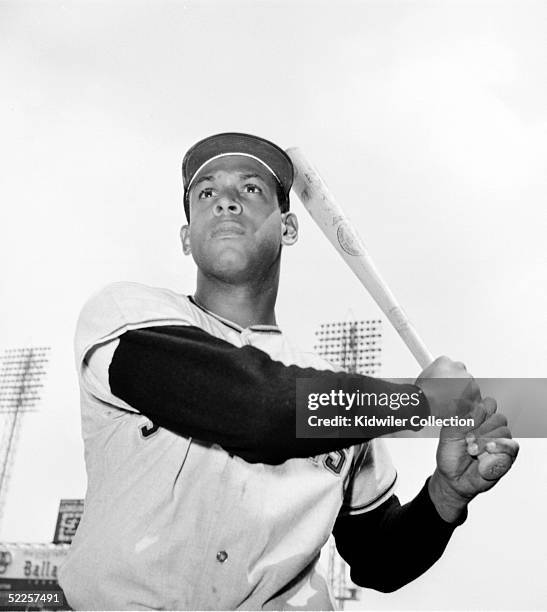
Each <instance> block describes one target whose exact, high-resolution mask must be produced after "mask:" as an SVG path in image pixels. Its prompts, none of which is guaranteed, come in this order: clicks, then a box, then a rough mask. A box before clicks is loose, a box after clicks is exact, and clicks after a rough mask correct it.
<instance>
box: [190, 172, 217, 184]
mask: <svg viewBox="0 0 547 612" xmlns="http://www.w3.org/2000/svg"><path fill="white" fill-rule="evenodd" d="M214 178H215V177H214V176H213V175H212V174H210V175H209V176H202V177H201V178H198V179H197V181H196V182H195V183H194V185H199V184H200V183H204V182H205V181H212V180H213V179H214Z"/></svg>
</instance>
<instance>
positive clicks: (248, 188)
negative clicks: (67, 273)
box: [60, 133, 518, 610]
mask: <svg viewBox="0 0 547 612" xmlns="http://www.w3.org/2000/svg"><path fill="white" fill-rule="evenodd" d="M292 178H293V168H292V164H291V162H290V159H289V158H288V157H287V155H286V154H285V153H284V151H283V150H282V149H280V148H279V147H277V146H276V145H274V144H273V143H271V142H269V141H267V140H264V139H262V138H258V137H256V136H250V135H246V134H235V133H228V134H218V135H215V136H212V137H209V138H206V139H204V140H202V141H200V142H199V143H197V144H196V145H194V146H193V147H192V148H191V149H190V150H189V151H188V153H187V154H186V156H185V158H184V162H183V180H184V208H185V213H186V217H187V220H188V224H187V225H185V226H184V227H183V228H182V231H181V239H182V246H183V251H184V253H185V254H191V255H192V256H193V258H194V260H195V262H196V265H197V287H196V291H195V293H194V295H193V296H185V295H179V294H177V293H174V292H173V291H170V290H167V289H160V288H152V287H147V286H143V285H140V284H136V283H117V284H114V285H110V286H108V287H107V288H106V289H104V290H103V291H101V292H100V293H99V294H97V295H95V296H94V297H92V298H91V300H90V301H89V302H88V303H87V304H86V306H85V307H84V309H83V311H82V314H81V316H80V319H79V323H78V328H77V333H76V342H75V345H76V361H77V368H78V373H79V381H80V387H81V409H82V431H83V437H84V444H85V460H86V468H87V474H88V489H87V494H86V499H85V511H84V515H83V518H82V520H81V523H80V526H79V529H78V531H77V533H76V536H75V538H74V541H73V544H72V547H71V551H70V555H69V557H68V560H67V561H66V563H65V564H64V566H63V567H62V568H61V572H60V584H61V586H62V588H63V590H64V592H65V594H66V597H67V600H68V602H69V603H70V605H71V606H72V607H73V608H75V609H87V610H105V609H117V610H143V609H171V610H190V609H193V610H200V609H203V610H205V609H208V610H225V609H247V610H258V609H260V610H262V609H264V610H281V609H283V610H307V609H313V610H330V609H333V603H332V600H331V596H330V594H329V589H328V586H327V582H326V579H325V577H324V576H323V574H322V572H321V570H320V568H319V566H318V565H317V561H318V558H319V554H320V551H321V548H322V546H323V545H324V544H325V542H326V541H327V539H328V537H329V535H330V534H331V533H333V532H334V536H335V539H336V544H337V547H338V550H339V551H340V553H341V554H342V556H343V557H344V558H345V559H346V560H347V562H348V563H349V564H350V566H351V575H352V578H353V580H354V581H355V582H356V583H357V584H360V585H363V586H367V587H371V588H375V589H379V590H382V591H391V590H394V589H396V588H398V587H400V586H402V585H404V584H406V583H408V582H409V581H411V580H413V579H414V578H416V577H417V576H419V575H420V574H421V573H423V572H424V571H425V570H426V569H427V568H429V567H430V566H431V565H432V564H433V563H434V562H435V561H436V560H437V559H438V558H439V556H440V555H441V554H442V552H443V550H444V548H445V546H446V544H447V543H448V541H449V539H450V536H451V534H452V532H453V530H454V529H455V528H456V526H458V525H460V524H461V523H462V522H463V521H464V520H465V518H466V516H467V505H468V503H469V501H470V500H471V499H472V498H473V497H474V496H475V495H477V494H478V493H480V492H482V491H485V490H487V489H489V488H491V487H492V486H493V484H494V483H495V481H487V480H484V479H482V478H481V477H480V474H479V472H478V470H477V464H478V460H477V459H476V458H475V457H473V455H479V454H481V453H483V452H487V453H504V454H507V455H509V456H510V457H511V458H512V459H513V460H514V458H515V457H516V455H517V452H518V445H517V443H516V442H514V441H513V440H512V439H511V433H510V431H509V429H508V428H507V422H506V420H505V418H504V417H503V416H502V415H500V414H498V413H497V412H496V405H495V401H494V400H492V399H485V400H484V401H480V396H479V395H478V390H477V387H476V384H475V383H474V382H473V380H472V378H471V377H470V376H469V375H468V374H467V372H466V371H465V368H464V367H463V365H462V364H459V363H456V362H452V361H451V360H449V359H448V358H440V359H438V360H437V361H435V362H434V364H433V365H432V366H430V367H429V368H428V369H427V370H426V371H424V372H423V373H422V375H421V377H420V378H419V379H418V380H417V381H416V384H415V385H396V384H394V383H390V382H386V381H382V380H376V379H373V378H369V377H364V376H363V377H361V378H360V384H361V385H362V387H363V389H366V390H367V391H369V392H378V393H380V392H386V393H392V392H399V393H400V392H409V393H419V397H420V404H419V406H418V407H414V408H412V410H413V414H419V415H423V416H427V415H429V414H436V415H446V414H449V413H450V410H453V408H452V406H453V403H451V402H450V400H451V399H452V398H451V397H449V396H448V394H446V397H445V396H443V392H442V387H440V386H439V387H431V386H430V385H429V384H428V382H427V380H428V379H430V378H435V377H461V378H463V379H465V381H466V383H467V382H468V383H469V384H466V390H465V391H464V392H463V393H462V400H466V401H468V402H469V403H470V405H471V406H472V411H473V414H474V416H475V423H476V424H477V425H479V427H478V429H476V430H475V431H473V432H470V431H468V430H464V429H462V430H459V429H458V428H451V430H450V432H446V431H445V432H444V433H443V432H441V438H440V441H439V447H438V451H437V467H436V470H435V472H434V473H433V475H432V476H431V477H430V478H429V479H428V480H427V481H426V483H425V484H424V486H423V488H422V490H421V491H420V492H419V493H418V495H417V496H416V497H415V498H414V500H412V501H411V502H409V503H408V504H406V505H404V506H401V505H400V503H399V501H398V499H397V497H396V496H395V495H394V493H393V490H394V485H395V481H396V471H395V469H394V467H393V465H392V463H391V461H390V458H389V455H388V453H387V452H386V449H385V447H384V445H383V444H382V441H381V439H374V440H363V439H359V440H349V439H297V438H295V435H294V432H295V402H294V389H295V384H296V380H297V379H298V378H304V377H305V378H310V377H318V378H319V379H320V380H322V381H323V382H325V383H326V384H328V385H332V388H336V389H343V388H345V386H347V385H350V384H351V385H353V384H354V381H355V375H354V374H352V375H351V376H350V375H348V374H345V373H344V372H337V371H334V369H333V367H332V366H331V365H330V364H329V363H328V362H326V361H324V360H323V359H321V358H320V357H318V356H317V355H315V354H313V353H307V352H302V351H300V350H299V349H297V348H296V347H295V346H293V345H292V344H291V343H290V341H289V340H288V339H287V338H286V336H285V335H284V334H283V332H282V331H281V329H279V327H278V326H277V324H276V320H275V301H276V295H277V289H278V282H279V272H280V258H281V252H282V248H283V247H284V246H290V245H292V244H294V243H295V242H296V239H297V235H298V225H297V220H296V217H295V215H294V214H293V213H292V212H291V211H290V210H289V190H290V187H291V183H292ZM377 410H378V412H379V414H380V413H381V412H382V410H386V409H382V408H378V409H377ZM400 410H401V411H402V412H401V413H400V415H401V416H404V415H405V411H408V410H409V408H405V407H401V409H400Z"/></svg>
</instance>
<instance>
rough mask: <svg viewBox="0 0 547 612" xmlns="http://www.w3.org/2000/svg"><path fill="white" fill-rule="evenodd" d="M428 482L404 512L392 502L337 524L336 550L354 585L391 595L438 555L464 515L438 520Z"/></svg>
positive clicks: (427, 566) (422, 571)
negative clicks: (348, 569)
mask: <svg viewBox="0 0 547 612" xmlns="http://www.w3.org/2000/svg"><path fill="white" fill-rule="evenodd" d="M429 482H430V479H428V481H427V482H426V484H425V485H424V487H423V488H422V490H421V491H420V493H418V495H417V496H416V497H415V498H414V499H413V500H412V501H410V502H409V503H408V504H405V505H404V506H401V504H400V503H399V500H398V499H397V497H395V496H393V497H391V498H390V499H389V500H388V501H386V502H385V503H384V504H382V505H381V506H379V507H378V508H376V509H374V510H372V511H370V512H367V513H365V514H361V515H355V516H351V515H350V516H341V517H339V518H338V520H337V521H336V524H335V526H334V530H333V533H334V537H335V540H336V547H337V549H338V551H339V553H340V555H341V556H342V557H343V558H344V559H345V560H346V562H347V563H348V564H349V565H350V567H351V579H352V580H353V581H354V582H355V583H356V584H358V585H360V586H364V587H369V588H372V589H376V590H378V591H382V592H391V591H395V590H396V589H398V588H400V587H402V586H404V585H405V584H408V583H409V582H411V581H412V580H414V579H415V578H417V577H418V576H420V575H421V574H423V573H424V572H425V571H426V570H427V569H429V568H430V567H431V566H432V565H433V564H434V563H435V562H436V561H437V560H438V559H439V557H440V556H441V555H442V553H443V552H444V549H445V548H446V545H447V544H448V541H449V540H450V537H451V536H452V533H453V531H454V529H455V528H456V527H457V526H458V525H460V524H461V523H463V521H464V520H465V518H466V517H467V511H466V510H465V509H464V510H463V512H461V513H460V515H459V517H458V519H457V520H456V521H454V522H447V521H445V520H443V518H442V517H441V516H440V515H439V513H438V512H437V510H436V507H435V504H434V503H433V501H432V499H431V497H430V495H429V491H428V488H429V487H428V485H429Z"/></svg>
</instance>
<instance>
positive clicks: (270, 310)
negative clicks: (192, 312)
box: [194, 274, 277, 328]
mask: <svg viewBox="0 0 547 612" xmlns="http://www.w3.org/2000/svg"><path fill="white" fill-rule="evenodd" d="M194 297H195V301H196V303H197V304H198V306H201V307H203V308H205V309H207V310H210V311H211V312H212V313H214V314H216V315H218V316H219V317H222V318H223V319H227V320H228V321H232V322H233V323H236V324H237V325H239V326H240V327H243V328H246V327H250V326H251V325H276V321H275V301H276V298H277V283H268V284H267V286H264V285H263V284H260V285H258V286H257V285H256V284H255V285H237V286H234V285H229V284H226V283H223V282H222V281H218V280H216V279H210V278H204V277H203V276H201V275H199V274H198V282H197V289H196V293H195V296H194Z"/></svg>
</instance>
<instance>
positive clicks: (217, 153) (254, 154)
mask: <svg viewBox="0 0 547 612" xmlns="http://www.w3.org/2000/svg"><path fill="white" fill-rule="evenodd" d="M226 155H244V156H246V157H251V158H252V159H255V160H257V161H258V162H260V163H261V164H263V165H264V166H265V167H266V168H267V169H268V170H269V171H270V172H271V173H272V174H273V176H274V178H275V179H276V181H277V183H278V185H279V187H280V188H281V192H282V193H283V196H284V197H283V201H281V200H280V202H279V206H280V208H281V210H282V212H286V211H288V210H289V191H290V190H291V185H292V182H293V178H294V170H293V165H292V162H291V159H290V157H289V156H288V155H287V154H286V153H285V151H283V149H281V148H280V147H278V146H277V145H275V144H274V143H273V142H270V141H269V140H266V139H264V138H260V137H259V136H252V135H251V134H240V133H238V132H225V133H222V134H214V135H213V136H208V137H207V138H204V139H203V140H200V141H199V142H197V143H196V144H195V145H194V146H193V147H191V148H190V149H189V150H188V151H187V153H186V155H185V156H184V159H183V161H182V182H183V185H184V212H185V213H186V218H187V219H188V220H189V219H190V209H189V201H188V194H189V192H190V188H191V187H192V184H193V181H194V178H195V177H196V175H197V173H198V172H199V171H200V170H201V169H202V168H203V166H205V164H207V163H208V162H210V161H212V160H213V159H217V158H219V157H224V156H226Z"/></svg>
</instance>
